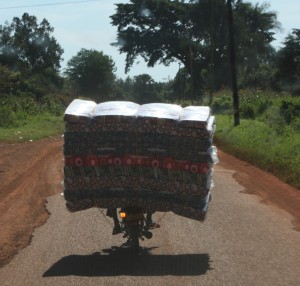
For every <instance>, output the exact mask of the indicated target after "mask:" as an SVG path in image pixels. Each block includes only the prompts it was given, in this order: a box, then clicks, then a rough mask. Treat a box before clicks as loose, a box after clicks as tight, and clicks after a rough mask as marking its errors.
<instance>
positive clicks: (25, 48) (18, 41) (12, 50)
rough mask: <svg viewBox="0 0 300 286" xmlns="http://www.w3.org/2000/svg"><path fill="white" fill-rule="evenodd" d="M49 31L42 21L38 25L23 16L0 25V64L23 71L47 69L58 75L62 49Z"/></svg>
mask: <svg viewBox="0 0 300 286" xmlns="http://www.w3.org/2000/svg"><path fill="white" fill-rule="evenodd" d="M53 31H54V29H53V28H52V27H51V26H50V24H49V22H48V21H47V20H46V19H43V20H42V22H41V23H39V24H38V23H37V18H36V17H35V16H30V15H29V14H27V13H24V14H23V16H22V17H21V19H20V18H18V17H15V18H13V21H12V23H10V24H9V23H8V22H6V23H5V25H0V63H1V64H3V65H6V66H8V67H10V68H14V69H19V70H23V71H24V70H29V71H32V72H41V71H44V70H46V69H49V68H51V69H53V70H54V71H56V72H58V71H59V68H60V60H61V56H62V53H63V49H62V48H61V47H60V45H59V44H58V42H57V41H56V39H55V38H54V37H53V36H52V33H53Z"/></svg>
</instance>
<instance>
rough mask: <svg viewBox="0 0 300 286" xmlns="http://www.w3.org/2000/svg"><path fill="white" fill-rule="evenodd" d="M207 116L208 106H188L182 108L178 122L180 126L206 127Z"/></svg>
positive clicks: (208, 116) (208, 114)
mask: <svg viewBox="0 0 300 286" xmlns="http://www.w3.org/2000/svg"><path fill="white" fill-rule="evenodd" d="M209 118H210V108H209V107H208V106H188V107H185V108H183V110H182V114H181V117H180V120H179V122H178V124H179V126H181V127H189V128H190V127H192V128H206V127H207V125H208V121H209Z"/></svg>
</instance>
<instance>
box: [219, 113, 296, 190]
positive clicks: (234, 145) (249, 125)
mask: <svg viewBox="0 0 300 286" xmlns="http://www.w3.org/2000/svg"><path fill="white" fill-rule="evenodd" d="M214 139H215V142H216V144H217V146H219V147H220V148H222V150H224V151H225V152H228V153H230V154H232V155H234V156H236V157H238V158H240V159H243V160H245V161H248V162H249V163H251V164H254V165H256V166H258V167H260V168H262V169H264V170H266V171H269V172H271V173H273V174H274V175H276V176H277V177H279V178H280V179H282V180H283V181H285V182H287V183H288V184H290V185H293V186H295V187H296V188H300V133H299V132H296V131H295V130H294V129H293V128H291V127H290V126H287V125H283V126H282V128H279V127H278V126H272V125H270V124H268V123H266V122H262V121H258V120H250V119H249V120H245V119H242V120H241V124H240V125H239V126H238V127H233V118H232V116H229V115H218V116H217V132H216V134H215V137H214Z"/></svg>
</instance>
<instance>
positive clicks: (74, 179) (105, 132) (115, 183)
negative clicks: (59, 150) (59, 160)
mask: <svg viewBox="0 0 300 286" xmlns="http://www.w3.org/2000/svg"><path fill="white" fill-rule="evenodd" d="M64 119H65V121H66V131H65V144H64V155H65V168H64V174H65V179H64V187H65V199H66V200H67V207H68V209H69V210H70V211H78V210H82V209H86V208H90V207H100V208H120V207H125V206H127V207H128V206H139V207H141V208H142V209H143V210H144V211H145V212H155V211H172V212H174V213H176V214H178V215H181V216H185V217H189V218H193V219H197V220H203V219H204V218H205V214H206V210H207V205H208V201H209V198H210V188H211V185H212V183H211V176H212V166H213V163H215V160H216V158H215V157H216V156H215V149H214V148H213V147H212V135H213V132H214V126H215V125H214V117H213V116H211V114H210V109H209V108H208V107H194V106H191V107H187V108H181V107H180V106H178V105H172V104H158V103H152V104H145V105H141V106H140V105H138V104H135V103H132V102H122V101H118V102H105V103H101V104H98V105H96V104H95V103H91V102H89V101H82V100H75V101H73V102H72V103H71V105H70V106H69V107H68V108H67V110H66V112H65V117H64Z"/></svg>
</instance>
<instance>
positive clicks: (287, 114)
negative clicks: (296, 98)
mask: <svg viewBox="0 0 300 286" xmlns="http://www.w3.org/2000/svg"><path fill="white" fill-rule="evenodd" d="M280 114H281V116H282V117H283V118H284V120H285V122H286V123H287V124H290V123H291V122H292V121H293V120H295V119H297V118H298V117H299V116H300V104H296V103H293V102H291V101H286V100H282V102H281V105H280Z"/></svg>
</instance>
